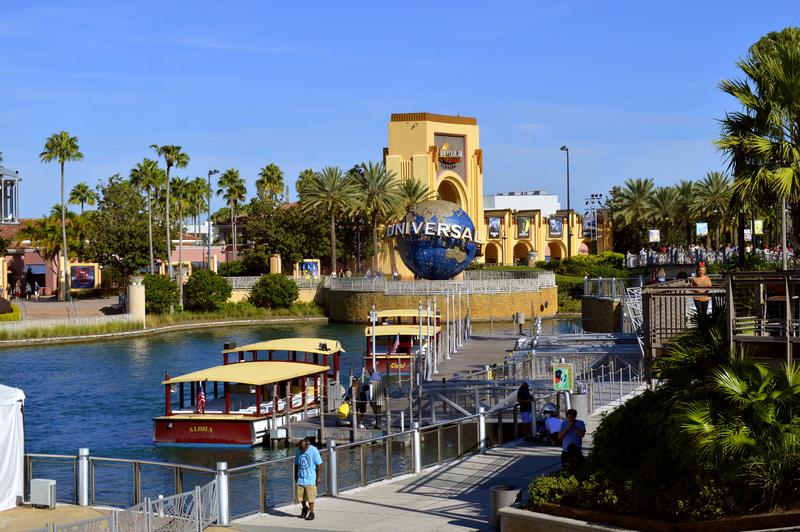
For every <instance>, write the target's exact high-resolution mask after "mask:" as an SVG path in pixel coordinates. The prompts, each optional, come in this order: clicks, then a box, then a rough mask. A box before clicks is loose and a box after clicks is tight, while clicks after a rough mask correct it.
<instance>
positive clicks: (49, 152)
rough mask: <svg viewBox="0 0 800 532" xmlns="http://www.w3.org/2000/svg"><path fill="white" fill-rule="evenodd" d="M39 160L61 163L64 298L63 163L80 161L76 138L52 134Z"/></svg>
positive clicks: (66, 276)
mask: <svg viewBox="0 0 800 532" xmlns="http://www.w3.org/2000/svg"><path fill="white" fill-rule="evenodd" d="M39 157H40V160H41V162H43V163H49V162H53V161H58V162H59V163H61V240H62V246H63V248H62V249H63V251H64V281H65V285H64V286H65V289H66V291H65V292H64V297H65V299H66V297H67V296H69V295H70V291H69V282H70V272H69V256H68V248H67V220H66V218H65V216H64V215H65V212H66V210H67V209H66V204H67V203H66V197H65V195H64V163H66V162H67V161H82V160H83V154H82V153H81V151H80V147H79V146H78V137H70V136H69V133H67V132H66V131H62V132H61V133H54V134H53V135H51V136H50V137H48V139H47V140H46V141H45V144H44V151H43V152H42V153H40V154H39Z"/></svg>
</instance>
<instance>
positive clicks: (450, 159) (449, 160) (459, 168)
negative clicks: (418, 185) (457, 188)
mask: <svg viewBox="0 0 800 532" xmlns="http://www.w3.org/2000/svg"><path fill="white" fill-rule="evenodd" d="M433 143H434V144H436V147H437V148H438V151H439V153H438V162H439V174H441V173H442V172H444V171H447V170H449V171H451V172H454V173H455V174H457V175H458V177H460V178H461V179H462V180H463V181H464V182H465V183H466V182H467V164H466V160H465V158H464V145H465V143H466V141H465V137H459V136H456V135H434V136H433ZM437 175H438V174H437Z"/></svg>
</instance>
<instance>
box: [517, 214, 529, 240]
mask: <svg viewBox="0 0 800 532" xmlns="http://www.w3.org/2000/svg"><path fill="white" fill-rule="evenodd" d="M530 237H531V219H530V217H529V216H518V217H517V238H530Z"/></svg>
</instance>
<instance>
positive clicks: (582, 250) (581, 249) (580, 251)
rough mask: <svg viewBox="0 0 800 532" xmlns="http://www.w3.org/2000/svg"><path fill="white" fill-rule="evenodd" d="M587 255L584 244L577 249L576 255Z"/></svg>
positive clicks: (587, 249) (586, 247) (587, 247)
mask: <svg viewBox="0 0 800 532" xmlns="http://www.w3.org/2000/svg"><path fill="white" fill-rule="evenodd" d="M588 254H589V246H587V245H586V242H583V243H582V244H581V247H579V248H578V255H588Z"/></svg>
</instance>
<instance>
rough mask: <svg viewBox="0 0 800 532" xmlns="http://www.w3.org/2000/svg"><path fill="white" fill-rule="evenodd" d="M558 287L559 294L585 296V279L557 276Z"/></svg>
mask: <svg viewBox="0 0 800 532" xmlns="http://www.w3.org/2000/svg"><path fill="white" fill-rule="evenodd" d="M556 286H558V293H559V294H567V295H569V296H571V297H579V296H582V295H583V277H570V276H567V275H558V274H556Z"/></svg>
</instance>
